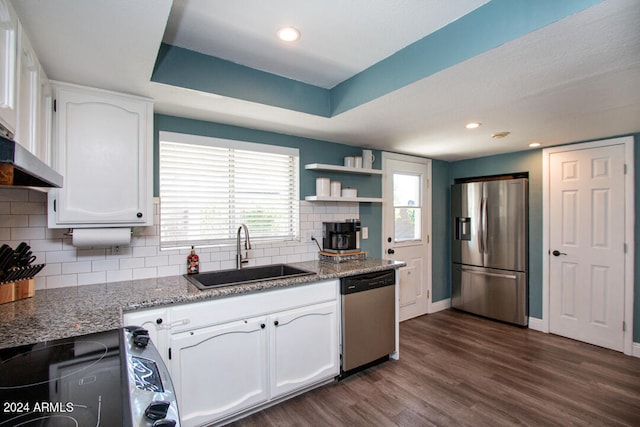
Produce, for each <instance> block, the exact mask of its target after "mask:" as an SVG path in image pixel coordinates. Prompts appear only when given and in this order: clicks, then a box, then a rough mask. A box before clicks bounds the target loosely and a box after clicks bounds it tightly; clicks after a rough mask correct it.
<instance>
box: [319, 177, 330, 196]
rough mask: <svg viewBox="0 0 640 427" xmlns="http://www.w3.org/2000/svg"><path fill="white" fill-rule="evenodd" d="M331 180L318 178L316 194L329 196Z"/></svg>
mask: <svg viewBox="0 0 640 427" xmlns="http://www.w3.org/2000/svg"><path fill="white" fill-rule="evenodd" d="M330 186H331V180H330V179H329V178H316V196H323V197H326V196H329V194H331V187H330Z"/></svg>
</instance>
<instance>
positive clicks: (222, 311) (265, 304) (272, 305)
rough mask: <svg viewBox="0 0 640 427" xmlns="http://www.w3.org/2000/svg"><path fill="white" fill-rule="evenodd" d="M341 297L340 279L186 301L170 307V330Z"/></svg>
mask: <svg viewBox="0 0 640 427" xmlns="http://www.w3.org/2000/svg"><path fill="white" fill-rule="evenodd" d="M337 298H338V280H327V281H322V282H317V283H312V284H305V285H301V286H295V287H292V288H286V289H274V290H269V291H264V292H258V293H254V294H249V295H239V296H233V297H227V298H220V299H216V300H211V301H204V302H197V303H192V304H185V305H181V306H178V307H174V308H172V309H171V319H172V321H171V324H172V326H171V333H172V334H173V333H178V332H182V331H187V330H193V329H197V328H202V327H206V326H211V325H217V324H220V323H226V322H230V321H233V320H239V319H245V318H248V317H254V316H260V315H264V314H269V313H274V312H277V311H282V310H289V309H292V308H296V307H303V306H306V305H311V304H316V303H320V302H325V301H333V300H336V299H337Z"/></svg>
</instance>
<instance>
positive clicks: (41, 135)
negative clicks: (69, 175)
mask: <svg viewBox="0 0 640 427" xmlns="http://www.w3.org/2000/svg"><path fill="white" fill-rule="evenodd" d="M38 77H39V84H40V87H39V97H40V99H39V103H38V109H37V113H36V114H37V115H38V121H37V129H36V155H37V156H38V158H39V159H40V160H42V161H43V162H44V163H46V164H47V165H48V166H51V163H52V161H51V140H52V136H53V135H52V132H53V121H52V120H53V90H52V89H51V84H50V83H49V79H48V78H47V75H46V74H45V73H44V70H43V69H42V67H40V73H39V74H38Z"/></svg>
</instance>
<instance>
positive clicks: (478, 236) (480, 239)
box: [476, 199, 484, 254]
mask: <svg viewBox="0 0 640 427" xmlns="http://www.w3.org/2000/svg"><path fill="white" fill-rule="evenodd" d="M483 200H484V199H480V204H479V205H478V216H477V223H478V226H477V227H476V239H477V240H478V252H479V253H481V254H483V253H484V247H483V246H482V243H483V237H482V218H483V216H482V203H483Z"/></svg>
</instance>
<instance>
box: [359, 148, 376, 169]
mask: <svg viewBox="0 0 640 427" xmlns="http://www.w3.org/2000/svg"><path fill="white" fill-rule="evenodd" d="M375 159H376V158H375V156H374V155H373V151H372V150H362V167H363V168H365V169H372V168H373V162H374V160H375Z"/></svg>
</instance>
